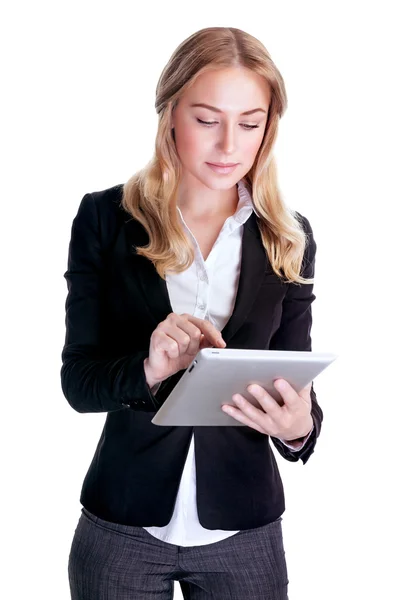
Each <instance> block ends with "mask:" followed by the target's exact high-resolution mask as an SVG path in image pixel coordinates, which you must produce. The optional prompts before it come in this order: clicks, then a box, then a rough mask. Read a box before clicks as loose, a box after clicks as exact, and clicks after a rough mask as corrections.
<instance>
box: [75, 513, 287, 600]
mask: <svg viewBox="0 0 413 600" xmlns="http://www.w3.org/2000/svg"><path fill="white" fill-rule="evenodd" d="M281 521H282V517H279V519H277V520H276V521H274V522H273V523H270V524H269V525H265V526H264V527H258V528H257V529H247V530H243V531H240V532H239V533H237V534H235V535H232V536H231V537H229V538H227V539H225V540H221V541H220V542H215V543H211V544H206V545H204V546H189V547H185V546H176V545H174V544H169V543H166V542H163V541H161V540H158V539H157V538H155V537H153V536H152V535H151V534H150V533H148V532H147V531H145V529H143V528H142V527H131V526H127V525H118V524H115V523H110V522H108V521H104V520H102V519H100V518H98V517H96V516H94V515H92V514H91V513H90V512H89V511H87V510H86V509H85V508H82V512H81V516H80V519H79V522H78V525H77V527H76V530H75V534H74V537H73V541H72V546H71V549H70V555H69V564H68V573H69V583H70V592H71V598H72V600H152V599H154V600H155V599H156V600H172V598H173V593H174V583H173V582H174V581H178V582H179V584H180V586H181V589H182V595H183V597H184V598H185V600H189V599H190V600H211V599H216V600H227V599H231V600H247V599H248V600H288V594H287V587H288V583H289V581H288V575H287V566H286V560H285V552H284V545H283V536H282V527H281Z"/></svg>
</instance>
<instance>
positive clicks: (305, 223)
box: [294, 210, 313, 235]
mask: <svg viewBox="0 0 413 600" xmlns="http://www.w3.org/2000/svg"><path fill="white" fill-rule="evenodd" d="M294 215H295V217H296V219H297V220H298V221H299V222H300V224H301V226H302V228H303V230H304V232H305V233H306V234H307V235H313V228H312V227H311V224H310V221H309V220H308V219H307V217H306V216H304V215H303V214H301V213H299V212H298V210H295V211H294Z"/></svg>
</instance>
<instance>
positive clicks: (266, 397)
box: [247, 383, 285, 422]
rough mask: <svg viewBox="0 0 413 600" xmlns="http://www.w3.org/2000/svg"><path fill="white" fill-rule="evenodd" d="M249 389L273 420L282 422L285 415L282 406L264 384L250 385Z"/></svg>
mask: <svg viewBox="0 0 413 600" xmlns="http://www.w3.org/2000/svg"><path fill="white" fill-rule="evenodd" d="M247 391H248V392H249V393H250V394H251V396H254V398H256V399H257V400H258V402H259V403H260V406H261V407H262V409H263V411H264V412H265V413H267V415H269V416H270V417H271V419H272V420H273V421H276V422H280V421H281V419H282V418H283V415H284V410H285V409H283V407H282V406H280V404H279V403H278V402H277V400H275V398H273V397H272V396H271V394H269V393H268V392H267V391H266V390H265V389H264V388H263V387H262V386H260V385H257V384H256V383H255V384H252V385H249V386H248V387H247Z"/></svg>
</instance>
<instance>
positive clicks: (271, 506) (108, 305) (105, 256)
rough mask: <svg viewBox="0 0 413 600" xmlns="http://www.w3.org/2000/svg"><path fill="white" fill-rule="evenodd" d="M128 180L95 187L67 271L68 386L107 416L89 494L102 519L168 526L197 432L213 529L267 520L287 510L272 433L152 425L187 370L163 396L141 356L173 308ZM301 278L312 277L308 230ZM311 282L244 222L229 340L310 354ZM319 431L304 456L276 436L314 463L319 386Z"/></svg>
mask: <svg viewBox="0 0 413 600" xmlns="http://www.w3.org/2000/svg"><path fill="white" fill-rule="evenodd" d="M122 187H123V186H122V185H117V186H114V187H112V188H109V189H106V190H103V191H99V192H94V193H91V194H86V195H85V196H84V197H83V199H82V201H81V203H80V206H79V209H78V212H77V215H76V217H75V218H74V220H73V224H72V229H71V239H70V244H69V253H68V269H67V271H66V272H65V274H64V277H65V278H66V280H67V285H68V295H67V299H66V306H65V308H66V337H65V343H64V348H63V351H62V362H63V364H62V368H61V384H62V390H63V393H64V395H65V397H66V399H67V400H68V402H69V404H70V405H71V406H72V407H73V408H74V409H75V410H76V411H78V412H80V413H85V412H107V417H106V422H105V425H104V428H103V431H102V434H101V437H100V440H99V442H98V445H97V448H96V452H95V455H94V457H93V459H92V462H91V464H90V467H89V469H88V472H87V474H86V477H85V479H84V483H83V486H82V490H81V496H80V502H81V503H82V505H83V506H85V507H86V508H87V509H88V510H89V511H90V512H92V513H94V514H95V515H97V516H98V517H100V518H102V519H106V520H108V521H112V522H115V523H122V524H126V525H135V526H151V525H154V526H164V525H166V524H167V523H168V522H169V521H170V518H171V516H172V513H173V509H174V504H175V498H176V495H177V491H178V487H179V483H180V479H181V475H182V470H183V467H184V463H185V459H186V456H187V453H188V449H189V444H190V441H191V437H192V434H194V436H195V440H194V441H195V456H196V473H197V506H198V513H199V520H200V523H201V525H202V526H203V527H205V528H207V529H223V530H238V529H251V528H255V527H261V526H263V525H266V524H267V523H270V522H272V521H274V520H275V519H277V518H278V517H279V516H280V515H281V514H282V513H283V512H284V510H285V501H284V492H283V485H282V481H281V478H280V474H279V471H278V466H277V462H276V460H275V457H274V454H273V452H272V449H271V447H270V444H269V437H268V436H266V435H263V434H262V433H259V432H258V431H256V430H255V429H252V428H251V427H247V426H238V427H230V426H228V427H209V426H208V427H187V426H185V427H159V426H157V425H153V424H152V423H151V419H152V418H153V416H154V414H155V412H156V410H157V409H158V408H159V407H160V406H161V405H162V403H163V402H164V400H165V398H166V397H167V396H168V394H169V392H170V391H171V390H172V388H173V387H174V386H175V385H176V383H177V382H178V380H179V378H180V377H181V376H182V374H183V372H184V371H179V372H178V373H175V374H174V375H173V376H172V377H169V378H168V379H166V380H165V381H164V382H162V384H161V387H160V389H159V390H158V392H157V393H156V396H154V395H152V393H151V392H150V389H149V387H148V385H147V383H146V379H145V374H144V370H143V361H144V359H145V358H146V357H147V356H148V355H149V343H150V337H151V334H152V332H153V331H154V329H155V328H156V327H157V325H158V323H159V322H160V321H163V320H164V319H165V318H166V316H167V315H168V314H169V313H171V312H172V307H171V304H170V300H169V296H168V291H167V286H166V282H165V281H164V280H163V279H162V278H161V277H160V276H159V275H158V274H157V272H156V270H155V268H154V266H153V264H152V263H151V261H149V260H148V259H146V258H144V257H142V256H137V255H136V254H135V252H134V250H133V247H134V245H138V246H140V245H145V244H147V243H148V235H147V233H146V232H145V230H144V228H143V227H142V226H141V225H140V224H139V223H138V222H137V221H136V220H135V219H133V218H132V217H131V216H130V215H129V214H128V213H126V211H124V210H123V209H122V207H121V205H120V200H121V194H122ZM297 215H298V217H299V218H300V219H301V220H302V222H303V223H304V226H305V230H306V231H307V232H308V233H309V234H310V237H309V244H308V245H307V248H306V252H305V256H304V261H303V267H302V270H301V272H302V274H304V276H306V277H312V276H313V275H314V264H315V253H316V243H315V241H314V238H313V234H312V229H311V226H310V224H309V222H308V220H307V219H306V217H303V216H302V215H300V214H299V213H297ZM314 298H315V295H314V294H313V286H312V285H308V284H307V285H301V286H300V285H297V284H286V283H283V282H282V281H281V280H280V278H279V277H278V276H277V275H276V274H275V273H274V272H273V271H272V269H271V267H270V264H269V262H268V259H267V257H266V254H265V250H264V247H263V245H262V242H261V238H260V234H259V229H258V225H257V217H256V215H255V213H254V212H253V213H252V215H251V217H250V218H249V219H248V220H247V221H246V223H245V225H244V230H243V238H242V262H241V273H240V282H239V288H238V293H237V297H236V302H235V306H234V310H233V314H232V316H231V318H230V319H229V321H228V323H227V324H226V326H225V327H224V329H223V331H222V336H223V338H224V340H225V341H226V344H227V346H226V347H227V348H261V349H274V350H302V351H310V350H311V337H310V331H311V324H312V315H311V303H312V301H313V300H314ZM311 398H312V416H313V419H314V424H315V427H314V430H313V433H312V434H311V436H310V438H309V439H308V441H307V443H306V444H305V446H304V448H303V449H302V450H300V451H298V452H291V451H290V450H289V449H288V448H287V447H286V446H285V445H284V444H283V443H282V442H281V441H280V440H278V439H277V438H271V439H272V442H273V444H274V445H275V447H276V448H277V450H278V452H279V453H280V454H281V456H283V457H284V458H285V459H287V460H289V461H298V460H299V459H301V460H302V461H303V463H306V462H307V460H308V459H309V457H310V455H311V454H312V452H313V451H314V446H315V444H316V439H317V437H318V435H319V433H320V428H321V422H322V420H323V413H322V410H321V408H320V406H319V405H318V403H317V399H316V394H315V392H314V389H312V391H311Z"/></svg>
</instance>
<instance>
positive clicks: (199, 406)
mask: <svg viewBox="0 0 413 600" xmlns="http://www.w3.org/2000/svg"><path fill="white" fill-rule="evenodd" d="M336 358H337V355H336V354H331V353H325V352H301V351H297V352H295V351H281V350H248V349H236V348H205V349H203V350H200V351H199V352H198V354H197V355H196V357H195V358H194V360H193V361H192V363H191V365H190V366H189V367H188V368H187V369H186V371H185V372H184V374H183V375H182V377H181V379H180V380H179V381H178V383H177V384H176V386H175V387H174V389H173V390H172V392H171V393H170V394H169V396H168V397H167V399H166V400H165V402H164V404H163V405H162V406H161V408H160V409H159V410H158V411H157V413H156V415H155V416H154V418H153V419H152V423H154V425H213V426H217V425H227V426H228V425H234V426H237V425H238V426H242V425H243V423H240V422H239V421H237V419H234V418H233V417H231V416H230V415H227V414H226V413H224V412H223V411H222V409H221V407H222V405H223V404H230V405H234V402H233V400H232V396H233V395H234V394H236V393H239V394H242V395H243V396H244V397H245V398H246V399H247V400H249V401H250V402H251V403H252V404H254V406H257V407H258V408H261V405H260V404H259V403H258V401H257V400H256V399H255V398H254V396H252V395H251V394H250V393H249V392H248V391H247V386H249V385H250V384H251V383H258V384H259V385H261V386H262V387H263V388H264V389H265V390H266V391H267V392H268V393H269V394H270V395H271V396H272V397H273V398H274V399H275V400H277V401H278V402H279V404H280V405H282V404H283V399H282V397H281V395H280V394H279V393H278V392H277V390H276V389H275V388H274V386H273V381H274V380H275V379H278V378H280V377H281V378H282V379H286V380H287V381H288V383H289V384H290V385H291V386H292V387H293V388H294V389H295V391H296V392H300V391H301V390H302V389H303V388H304V387H305V386H306V385H307V383H309V382H310V381H313V380H314V379H315V378H316V377H317V375H319V374H320V373H321V372H322V371H324V369H325V368H326V367H328V365H329V364H331V363H332V362H333V361H334V360H335V359H336ZM244 427H245V425H244Z"/></svg>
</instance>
